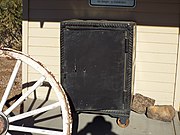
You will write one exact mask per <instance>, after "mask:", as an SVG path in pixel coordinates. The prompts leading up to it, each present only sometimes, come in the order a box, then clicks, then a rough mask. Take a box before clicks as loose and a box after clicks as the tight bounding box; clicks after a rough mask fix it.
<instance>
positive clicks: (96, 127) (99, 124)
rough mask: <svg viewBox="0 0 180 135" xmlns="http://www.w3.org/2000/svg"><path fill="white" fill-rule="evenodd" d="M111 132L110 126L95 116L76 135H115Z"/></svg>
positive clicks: (101, 118)
mask: <svg viewBox="0 0 180 135" xmlns="http://www.w3.org/2000/svg"><path fill="white" fill-rule="evenodd" d="M111 130H112V124H111V123H110V122H108V121H106V120H105V119H104V117H102V116H96V117H95V118H94V119H93V121H92V122H90V123H87V125H86V126H85V127H84V128H83V129H82V130H80V131H79V132H78V134H77V135H117V134H115V133H113V132H112V131H111Z"/></svg>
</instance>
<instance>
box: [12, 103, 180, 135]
mask: <svg viewBox="0 0 180 135" xmlns="http://www.w3.org/2000/svg"><path fill="white" fill-rule="evenodd" d="M45 104H49V102H45V101H39V100H36V101H32V100H27V101H26V102H25V109H26V110H31V109H33V108H36V107H41V106H43V105H45ZM78 117H79V119H78V120H75V123H76V125H75V126H74V127H75V129H76V128H77V130H76V131H77V132H74V133H73V135H180V121H179V119H178V116H176V117H175V119H174V121H172V122H162V121H157V120H152V119H148V118H147V117H146V116H145V115H140V114H136V113H134V112H131V115H130V124H129V126H128V127H127V128H120V127H119V126H118V125H117V124H116V119H115V118H111V117H109V116H107V115H98V114H85V113H80V114H79V115H78ZM61 118H62V117H61V114H60V111H59V109H56V110H52V111H50V112H46V113H43V114H39V115H37V116H34V117H31V118H28V119H25V120H24V121H23V122H21V124H19V125H23V126H30V127H31V126H33V125H34V126H36V127H41V128H45V129H53V130H59V128H61V127H62V125H61V122H60V121H62V119H61ZM22 123H23V124H22ZM12 135H37V134H31V133H22V134H20V133H15V132H14V133H12Z"/></svg>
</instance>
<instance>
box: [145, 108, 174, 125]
mask: <svg viewBox="0 0 180 135" xmlns="http://www.w3.org/2000/svg"><path fill="white" fill-rule="evenodd" d="M147 117H148V118H151V119H155V120H161V121H165V122H170V121H172V120H173V118H174V117H175V109H174V108H173V106H171V105H156V106H150V107H148V108H147Z"/></svg>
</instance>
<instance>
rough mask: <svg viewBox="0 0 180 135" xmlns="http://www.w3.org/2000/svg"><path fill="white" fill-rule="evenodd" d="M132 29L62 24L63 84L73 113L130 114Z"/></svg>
mask: <svg viewBox="0 0 180 135" xmlns="http://www.w3.org/2000/svg"><path fill="white" fill-rule="evenodd" d="M133 26H134V23H132V24H131V23H120V22H118V23H115V22H107V21H105V22H102V21H99V22H98V21H67V22H63V23H62V31H61V33H62V34H61V45H62V48H61V64H62V69H61V74H62V84H63V87H64V88H65V90H66V91H67V93H68V95H69V96H70V98H71V100H72V103H73V105H74V107H75V110H76V111H79V112H83V111H84V112H98V113H105V114H109V115H112V116H114V117H117V116H118V115H122V114H124V115H125V114H126V115H128V114H129V111H130V102H131V76H132V70H131V69H132V45H133V38H132V37H133V35H132V33H133Z"/></svg>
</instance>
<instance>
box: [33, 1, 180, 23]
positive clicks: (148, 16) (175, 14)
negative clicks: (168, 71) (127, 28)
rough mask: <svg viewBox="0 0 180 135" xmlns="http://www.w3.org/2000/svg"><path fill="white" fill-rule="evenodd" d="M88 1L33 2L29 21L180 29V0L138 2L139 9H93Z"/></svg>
mask: <svg viewBox="0 0 180 135" xmlns="http://www.w3.org/2000/svg"><path fill="white" fill-rule="evenodd" d="M88 2H89V1H88V0H29V19H30V20H32V21H33V20H34V21H62V20H67V19H103V20H130V21H135V22H136V23H137V24H141V25H159V26H179V24H180V0H137V3H136V7H135V8H107V7H91V6H90V5H89V3H88Z"/></svg>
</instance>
